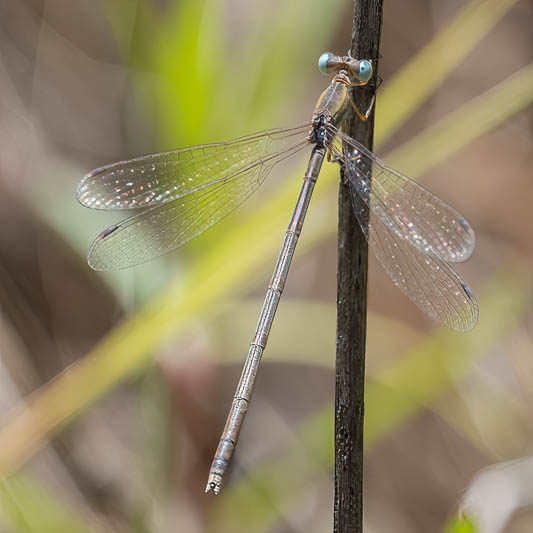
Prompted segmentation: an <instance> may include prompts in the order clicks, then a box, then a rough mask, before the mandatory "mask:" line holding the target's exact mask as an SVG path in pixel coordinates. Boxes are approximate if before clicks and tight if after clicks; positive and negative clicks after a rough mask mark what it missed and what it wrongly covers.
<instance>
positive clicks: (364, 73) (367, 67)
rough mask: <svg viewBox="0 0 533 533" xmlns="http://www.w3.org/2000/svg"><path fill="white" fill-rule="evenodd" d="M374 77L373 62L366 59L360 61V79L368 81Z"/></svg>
mask: <svg viewBox="0 0 533 533" xmlns="http://www.w3.org/2000/svg"><path fill="white" fill-rule="evenodd" d="M371 77H372V63H371V62H370V61H368V60H366V59H363V60H361V61H360V62H359V79H360V81H368V80H369V79H370V78H371Z"/></svg>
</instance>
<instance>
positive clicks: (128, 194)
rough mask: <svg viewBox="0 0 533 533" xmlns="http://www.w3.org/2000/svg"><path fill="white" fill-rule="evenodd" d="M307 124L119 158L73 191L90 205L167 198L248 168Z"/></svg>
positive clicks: (134, 204)
mask: <svg viewBox="0 0 533 533" xmlns="http://www.w3.org/2000/svg"><path fill="white" fill-rule="evenodd" d="M308 130H309V124H308V123H306V124H302V125H300V126H296V127H294V128H285V129H274V130H268V131H263V132H259V133H254V134H251V135H247V136H246V137H241V138H239V139H235V140H233V141H230V142H227V143H217V144H206V145H201V146H192V147H190V148H184V149H181V150H174V151H172V152H162V153H159V154H154V155H147V156H143V157H136V158H134V159H130V160H128V161H119V162H118V163H113V164H111V165H107V166H105V167H102V168H97V169H95V170H93V171H92V172H89V174H87V175H86V176H85V177H84V178H83V180H82V181H81V182H80V184H79V186H78V190H77V197H78V200H79V202H80V203H81V204H83V205H84V206H86V207H90V208H92V209H135V208H143V207H151V206H153V205H155V204H159V203H164V202H171V201H172V200H175V199H177V198H181V197H182V196H185V195H187V194H190V193H192V192H194V191H195V190H197V189H199V188H202V187H205V186H207V185H209V184H210V183H213V182H216V181H218V180H219V179H220V178H222V177H229V176H232V175H234V174H237V173H238V172H240V171H241V170H242V169H244V168H247V167H248V166H249V165H250V164H251V163H252V162H253V161H256V160H257V159H259V158H261V157H264V156H266V155H268V154H272V153H276V152H278V151H279V150H281V149H282V148H283V146H286V145H287V142H290V141H291V139H292V141H295V140H298V139H300V138H301V135H303V134H304V133H307V132H308Z"/></svg>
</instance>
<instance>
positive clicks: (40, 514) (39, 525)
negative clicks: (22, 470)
mask: <svg viewBox="0 0 533 533" xmlns="http://www.w3.org/2000/svg"><path fill="white" fill-rule="evenodd" d="M0 513H1V514H2V517H3V520H4V521H5V522H7V523H9V524H10V526H11V527H10V529H9V530H10V531H16V532H17V533H36V532H39V533H96V531H97V530H96V529H94V528H93V527H89V526H88V525H87V524H86V523H84V518H82V517H81V516H76V515H75V514H74V513H72V512H71V511H69V510H67V509H66V508H65V506H64V505H63V504H62V503H59V501H58V500H57V499H56V498H54V497H53V495H52V494H51V493H50V492H49V491H48V490H45V489H44V488H43V487H42V486H39V485H38V484H37V483H34V482H33V481H31V480H30V479H29V478H28V477H27V476H23V475H21V474H18V475H16V476H13V477H11V478H6V479H3V480H2V482H1V483H0ZM85 518H86V517H85Z"/></svg>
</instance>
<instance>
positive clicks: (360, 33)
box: [333, 0, 382, 533]
mask: <svg viewBox="0 0 533 533" xmlns="http://www.w3.org/2000/svg"><path fill="white" fill-rule="evenodd" d="M354 3H355V12H354V19H353V30H352V45H351V55H352V57H355V58H358V59H372V60H373V67H374V74H373V77H372V79H371V81H370V83H369V84H368V85H367V86H365V87H357V88H355V89H354V95H353V96H354V103H355V104H356V106H357V107H358V109H360V110H363V112H364V111H365V110H366V109H367V108H368V106H369V105H370V102H371V100H372V96H373V94H374V92H375V86H376V81H377V58H378V57H379V39H380V34H381V21H382V0H354ZM347 132H348V134H349V135H350V136H351V137H353V138H354V139H356V140H358V141H359V142H361V143H362V144H364V145H365V146H366V147H368V148H369V149H372V144H373V136H374V110H373V111H372V113H371V114H370V117H369V119H368V120H367V121H366V122H362V121H361V120H359V119H358V118H357V117H355V116H352V117H351V119H350V120H349V121H348V128H347ZM338 254H339V257H338V274H337V286H338V289H337V357H336V368H335V501H334V525H333V530H334V532H335V533H361V532H362V531H363V422H364V384H365V340H366V291H367V273H368V264H367V260H368V246H367V242H366V239H365V237H364V235H363V233H362V232H361V229H360V227H359V224H358V222H357V219H356V218H355V214H354V211H353V207H352V202H351V199H350V189H349V187H348V185H347V184H346V183H345V182H344V179H343V177H341V184H340V190H339V251H338Z"/></svg>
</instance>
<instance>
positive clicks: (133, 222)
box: [88, 139, 308, 270]
mask: <svg viewBox="0 0 533 533" xmlns="http://www.w3.org/2000/svg"><path fill="white" fill-rule="evenodd" d="M307 144H308V141H307V139H301V140H300V141H297V142H295V143H294V144H292V145H291V146H290V147H289V148H286V149H284V150H283V151H279V152H274V153H270V154H268V155H266V156H263V157H260V158H259V159H255V160H253V161H251V162H250V163H249V164H248V165H247V166H245V167H244V168H243V167H242V164H241V165H239V170H238V171H236V172H234V173H233V174H231V175H229V176H228V175H226V176H224V175H222V176H221V177H219V178H218V179H217V180H215V181H211V182H209V183H207V184H206V185H204V186H203V187H196V188H195V189H193V190H192V191H191V192H189V193H188V194H186V195H184V196H181V197H178V198H176V199H174V200H170V201H168V200H167V201H166V202H165V203H162V204H160V205H154V206H153V207H150V208H148V209H147V210H145V211H143V212H141V213H139V214H137V215H134V216H132V217H130V218H127V219H126V220H124V221H122V222H120V223H119V224H116V225H114V226H111V227H110V228H108V229H106V230H105V231H103V232H102V233H101V234H100V235H99V236H98V237H97V238H96V240H95V241H94V242H93V244H92V246H91V248H90V250H89V257H88V262H89V265H90V266H91V267H92V268H94V269H95V270H118V269H121V268H126V267H130V266H133V265H137V264H139V263H144V262H145V261H149V260H150V259H153V258H155V257H158V256H160V255H163V254H165V253H167V252H170V251H171V250H174V249H175V248H177V247H178V246H181V245H182V244H185V243H186V242H188V241H190V240H191V239H193V238H194V237H196V236H198V235H200V234H201V233H203V232H204V231H205V230H207V229H208V228H210V227H211V226H213V225H214V224H216V223H217V222H219V221H220V220H221V219H222V218H224V217H225V216H227V215H228V214H229V213H231V212H232V211H233V210H234V209H235V208H237V207H238V206H239V205H241V204H242V203H243V202H244V201H245V200H246V199H247V198H248V197H249V196H250V195H251V194H253V193H254V192H255V191H256V190H257V189H258V187H259V186H260V185H261V183H262V182H263V181H264V180H265V178H266V177H267V175H268V174H269V172H270V171H271V170H272V167H273V166H274V165H275V164H276V163H278V162H279V161H281V160H283V159H285V158H287V157H289V156H290V155H292V154H294V153H296V152H298V151H299V150H301V149H302V148H303V147H304V146H306V145H307ZM226 168H227V167H226Z"/></svg>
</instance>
